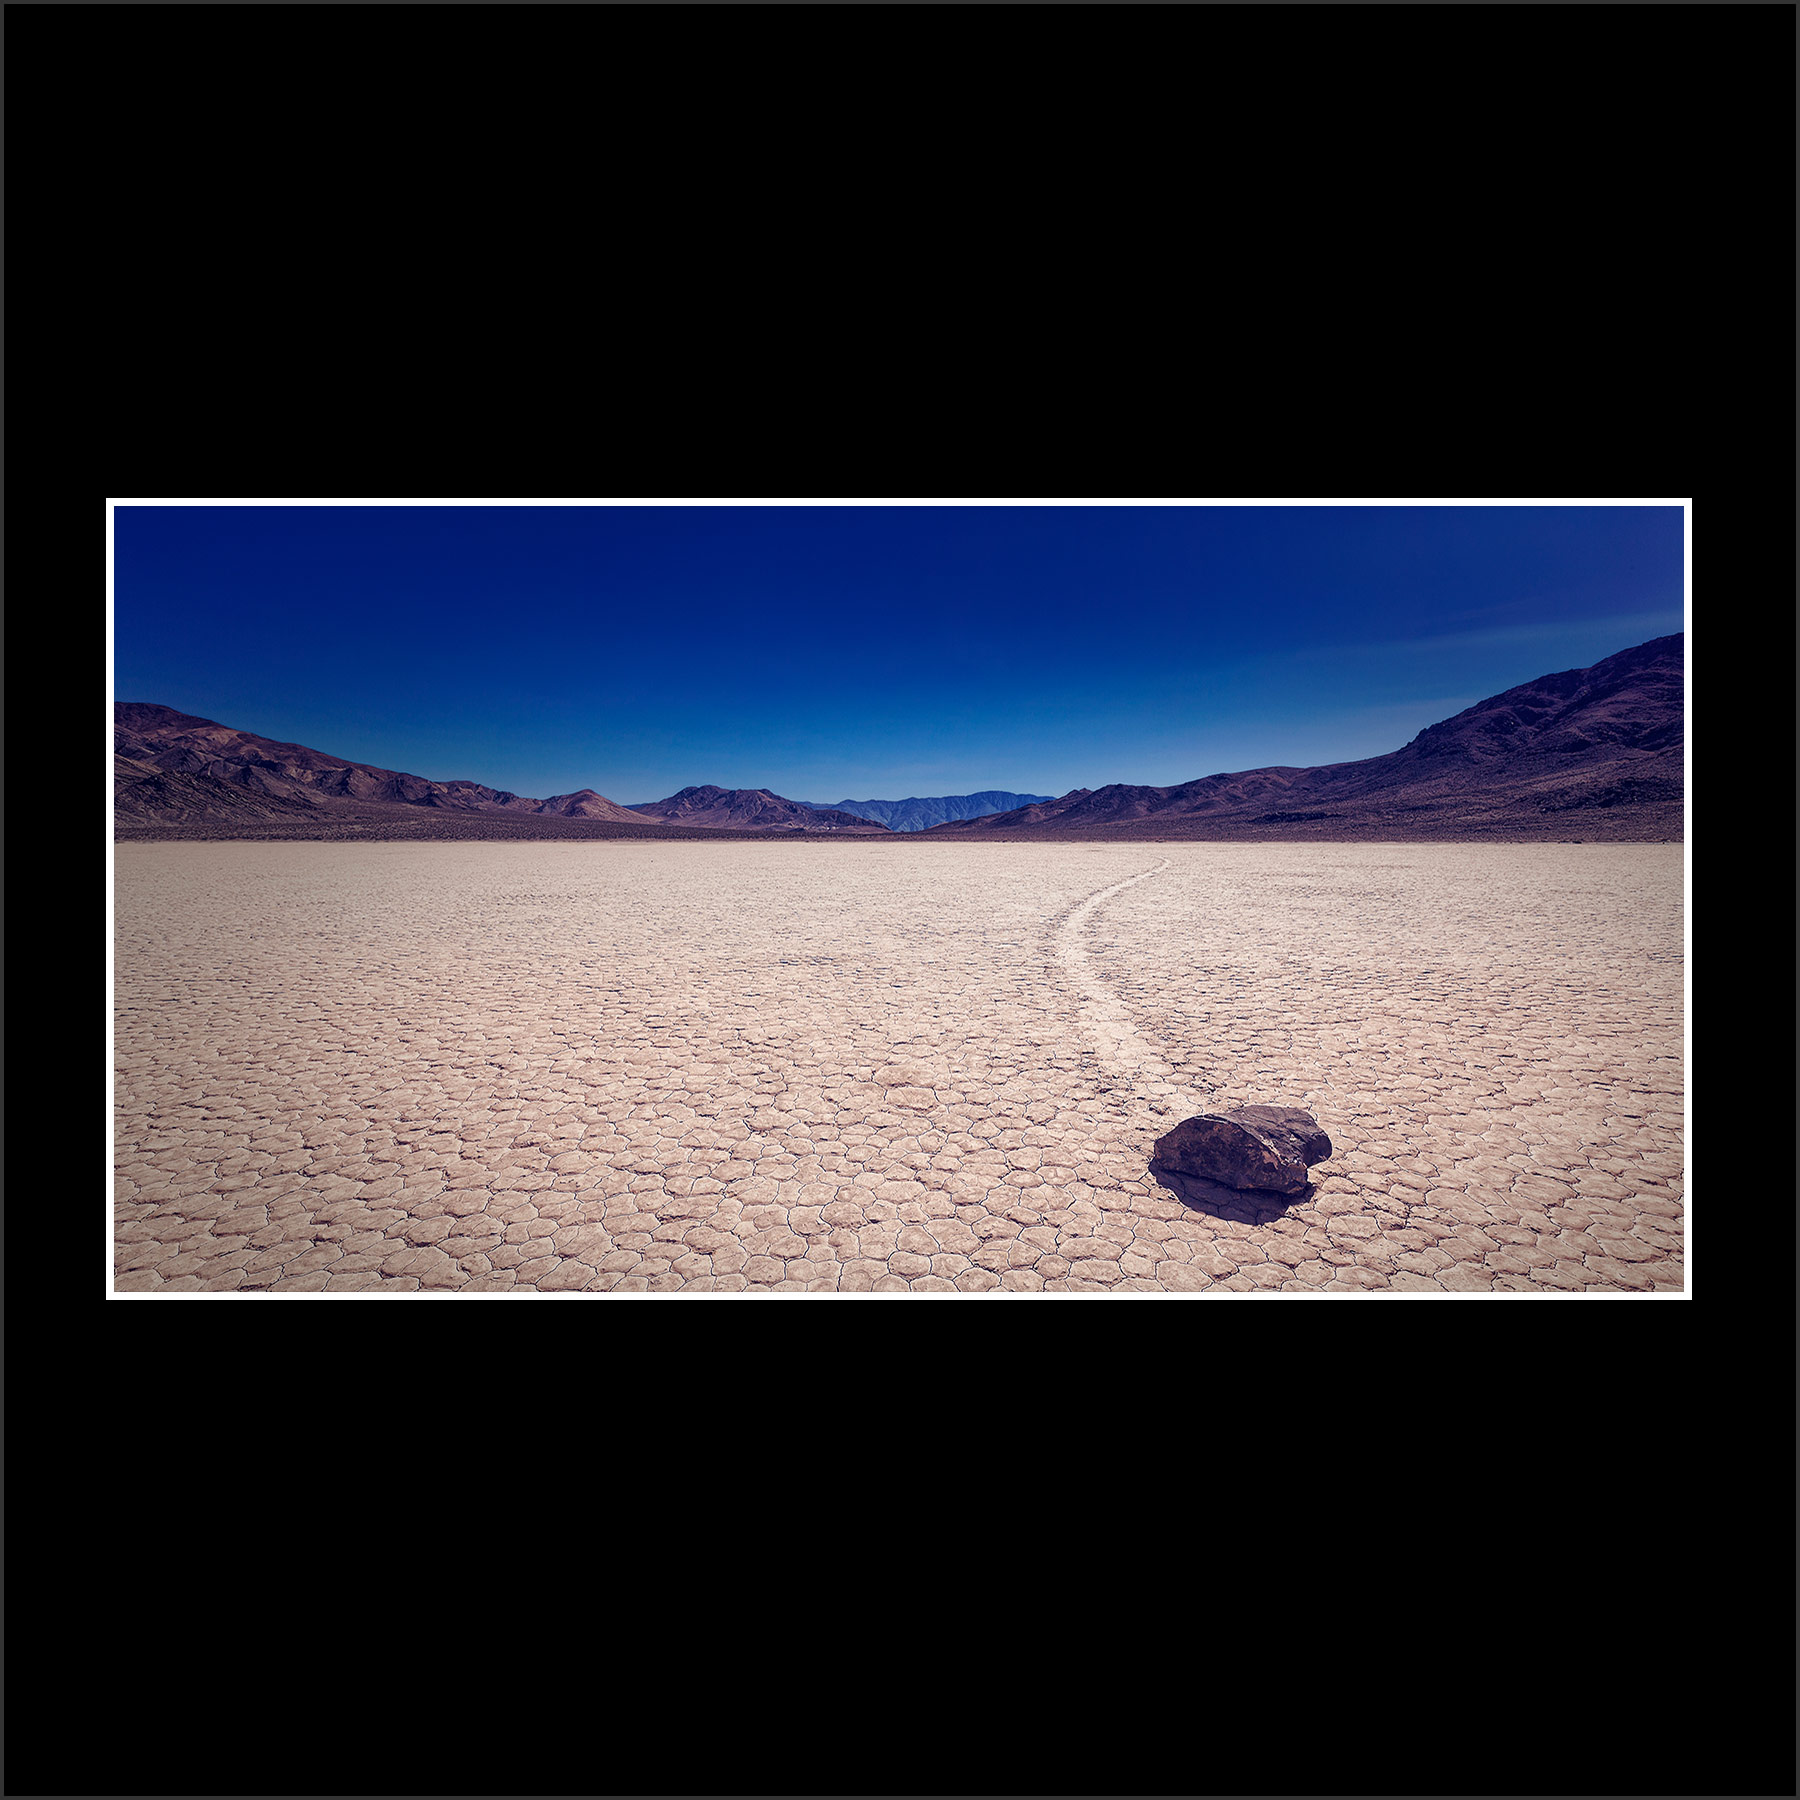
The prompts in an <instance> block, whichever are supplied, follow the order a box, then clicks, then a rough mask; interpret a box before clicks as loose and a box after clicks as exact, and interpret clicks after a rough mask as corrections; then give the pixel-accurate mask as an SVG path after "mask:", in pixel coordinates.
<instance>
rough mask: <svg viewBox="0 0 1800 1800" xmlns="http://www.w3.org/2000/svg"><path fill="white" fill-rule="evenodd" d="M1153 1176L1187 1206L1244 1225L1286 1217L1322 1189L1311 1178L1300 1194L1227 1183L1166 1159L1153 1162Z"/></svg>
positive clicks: (1152, 1178)
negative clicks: (1184, 1169)
mask: <svg viewBox="0 0 1800 1800" xmlns="http://www.w3.org/2000/svg"><path fill="white" fill-rule="evenodd" d="M1149 1173H1150V1179H1151V1180H1152V1181H1154V1182H1155V1183H1156V1184H1157V1185H1158V1186H1159V1187H1162V1188H1166V1189H1167V1190H1168V1191H1169V1192H1170V1193H1171V1194H1173V1195H1174V1196H1175V1198H1176V1199H1177V1200H1179V1201H1180V1202H1181V1204H1182V1205H1183V1206H1186V1207H1189V1208H1191V1209H1192V1210H1193V1211H1195V1212H1202V1213H1206V1214H1208V1215H1210V1216H1211V1217H1212V1218H1215V1219H1234V1220H1236V1221H1237V1223H1238V1224H1240V1225H1269V1224H1273V1223H1274V1221H1275V1220H1277V1219H1281V1218H1285V1217H1286V1216H1287V1215H1288V1214H1289V1213H1290V1212H1292V1211H1293V1209H1294V1208H1295V1207H1296V1206H1306V1205H1308V1204H1310V1203H1311V1202H1312V1201H1314V1200H1316V1199H1318V1197H1319V1190H1318V1188H1316V1187H1315V1186H1314V1185H1313V1184H1312V1183H1311V1182H1310V1181H1309V1182H1308V1183H1307V1184H1306V1186H1305V1187H1303V1188H1302V1189H1301V1190H1300V1192H1299V1193H1297V1194H1276V1193H1271V1192H1269V1191H1268V1190H1266V1189H1264V1188H1234V1187H1226V1186H1225V1184H1224V1183H1223V1182H1220V1181H1208V1180H1207V1179H1206V1178H1205V1176H1203V1175H1184V1174H1182V1173H1181V1171H1180V1170H1179V1169H1171V1168H1169V1167H1168V1166H1167V1165H1166V1164H1164V1163H1159V1162H1154V1161H1153V1162H1151V1164H1150V1165H1149Z"/></svg>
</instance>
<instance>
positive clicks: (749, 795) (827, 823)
mask: <svg viewBox="0 0 1800 1800" xmlns="http://www.w3.org/2000/svg"><path fill="white" fill-rule="evenodd" d="M625 811H626V813H627V814H628V815H631V814H635V815H637V816H638V817H641V818H647V819H666V820H668V821H669V822H670V823H671V824H675V825H715V826H716V825H724V826H729V827H730V828H732V829H733V830H736V831H858V832H862V833H864V834H867V833H869V832H885V831H886V830H887V827H886V826H885V825H883V824H881V823H880V822H879V821H878V820H876V821H871V820H869V819H865V818H861V817H859V816H858V815H857V814H856V813H852V812H839V811H838V810H837V809H836V808H834V807H829V806H808V805H807V804H806V802H805V801H804V800H784V799H783V798H782V797H781V796H780V795H779V794H771V793H770V792H769V790H768V789H767V788H721V787H685V788H683V789H682V790H681V792H680V793H679V794H671V795H670V796H669V797H668V799H666V800H641V801H638V802H636V803H635V804H633V805H631V806H628V807H627V808H625Z"/></svg>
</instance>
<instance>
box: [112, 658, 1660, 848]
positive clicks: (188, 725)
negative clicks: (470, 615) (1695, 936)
mask: <svg viewBox="0 0 1800 1800" xmlns="http://www.w3.org/2000/svg"><path fill="white" fill-rule="evenodd" d="M1682 651H1683V638H1682V636H1681V634H1680V633H1677V634H1675V635H1674V636H1671V637H1662V638H1655V639H1652V640H1651V641H1650V642H1649V643H1646V644H1639V645H1637V646H1636V647H1635V648H1633V649H1630V650H1623V651H1621V652H1620V653H1619V654H1618V655H1617V656H1609V657H1607V658H1606V659H1605V660H1604V661H1602V662H1598V663H1595V664H1594V665H1593V667H1592V668H1587V669H1567V670H1564V671H1563V672H1562V673H1560V674H1556V675H1544V676H1540V677H1538V678H1537V679H1536V680H1535V681H1528V682H1525V683H1523V684H1522V685H1520V686H1518V687H1515V688H1509V689H1507V690H1506V692H1505V693H1503V694H1496V695H1494V696H1493V697H1492V698H1490V699H1487V700H1482V701H1480V702H1478V703H1477V704H1476V705H1474V706H1471V707H1469V708H1467V709H1466V710H1465V711H1463V712H1460V713H1458V714H1457V715H1456V716H1455V717H1454V718H1451V719H1445V720H1443V721H1442V722H1441V723H1440V724H1436V725H1431V726H1427V727H1426V729H1425V730H1423V731H1421V732H1420V733H1419V734H1418V736H1417V737H1415V738H1414V739H1413V740H1412V742H1411V743H1409V744H1407V745H1405V746H1404V747H1403V748H1401V749H1399V750H1395V751H1392V752H1390V753H1389V754H1388V755H1386V756H1373V757H1366V758H1364V759H1362V760H1360V761H1357V762H1347V763H1331V764H1328V765H1325V766H1323V767H1319V768H1288V767H1275V768H1265V769H1250V770H1246V771H1243V772H1241V773H1238V774H1230V775H1208V776H1205V777H1202V778H1201V779H1199V780H1195V781H1187V782H1182V783H1179V784H1178V785H1176V786H1173V787H1139V786H1132V785H1128V784H1124V783H1114V784H1112V785H1110V786H1107V787H1102V788H1094V789H1090V788H1076V789H1073V790H1072V791H1071V792H1069V793H1067V794H1063V795H1062V796H1060V797H1059V798H1054V799H1052V798H1047V797H1045V796H1041V795H1030V794H1009V793H1004V792H1001V791H999V790H989V791H986V792H983V793H979V794H963V795H953V796H944V797H939V798H937V799H919V798H917V797H915V798H912V799H908V800H861V801H851V800H846V801H843V802H841V803H840V804H839V805H837V806H835V807H826V806H817V805H813V804H811V803H809V802H806V801H801V800H788V799H785V798H784V797H783V796H781V795H779V794H774V793H771V792H769V790H768V789H766V788H719V787H711V786H707V787H688V788H683V789H682V790H681V791H680V792H679V793H677V794H671V795H670V796H669V797H668V798H667V799H666V800H653V801H644V802H640V803H638V804H637V805H633V806H621V805H620V804H618V802H616V801H613V800H609V799H608V798H607V797H606V796H605V795H604V794H597V793H595V792H594V790H593V789H592V788H583V789H581V790H580V791H579V792H576V793H573V794H555V795H552V796H551V797H550V798H549V799H547V800H533V799H529V798H527V797H525V796H524V795H520V794H514V793H510V792H508V791H507V790H505V789H503V788H492V787H487V786H484V785H483V784H482V783H480V782H476V781H430V780H427V779H426V778H425V777H424V776H421V775H407V774H403V773H401V772H399V771H397V770H394V769H382V768H377V767H375V766H374V765H372V764H369V763H357V762H350V761H347V760H346V759H344V758H343V757H338V756H330V755H327V754H326V753H325V752H323V751H319V750H312V749H309V748H307V747H306V746H305V745H303V744H289V743H282V742H279V741H277V740H275V739H272V738H264V737H258V736H257V735H256V734H255V733H253V732H247V731H240V730H238V729H236V728H235V727H232V726H229V725H221V724H219V723H218V722H217V721H215V720H212V719H202V718H199V717H196V716H195V715H194V714H192V713H184V712H178V711H176V710H175V709H174V708H173V707H168V706H157V705H152V704H149V703H147V702H136V701H121V702H118V703H117V704H115V706H114V708H113V715H114V736H113V750H114V756H113V782H114V787H113V792H114V822H115V831H116V832H117V835H119V836H120V837H296V838H316V837H350V836H360V837H363V838H381V837H458V838H492V837H504V838H514V837H655V838H669V837H679V838H693V839H704V838H714V839H716V838H719V837H721V836H740V835H741V836H746V837H766V836H768V835H770V834H771V833H781V834H790V833H791V834H795V835H801V834H805V835H814V836H821V837H823V836H833V837H837V836H858V837H865V838H884V839H889V840H891V839H893V838H895V837H896V836H901V835H905V836H911V837H915V838H932V839H940V838H944V837H956V838H963V837H969V836H977V837H1001V838H1028V839H1112V838H1137V839H1144V840H1150V841H1155V840H1159V839H1172V838H1206V839H1217V840H1231V839H1244V840H1268V839H1278V838H1292V839H1303V840H1316V839H1358V838H1361V839H1369V838H1374V839H1387V840H1392V839H1402V840H1404V839H1431V838H1437V839H1445V838H1450V839H1467V838H1483V837H1500V838H1509V839H1518V838H1525V839H1531V838H1552V839H1557V838H1570V837H1574V838H1581V839H1599V838H1604V839H1611V840H1614V841H1621V842H1624V841H1637V842H1641V841H1645V840H1656V839H1678V838H1680V837H1681V835H1682V829H1683V822H1682V792H1683V787H1682V745H1683V738H1684V729H1685V726H1684V719H1685V703H1684V685H1683V668H1682ZM1004 802H1013V803H1015V804H1012V805H1009V806H1006V807H1005V809H1004V810H989V811H983V812H980V813H977V812H975V811H974V810H970V811H967V812H959V811H957V810H954V809H958V808H963V807H967V808H970V809H974V808H977V807H987V806H988V805H989V804H990V803H991V804H993V805H999V804H1000V803H1004ZM933 808H942V809H943V811H942V813H941V815H939V816H938V817H935V818H934V817H932V816H931V809H933ZM884 810H885V811H886V814H887V816H886V817H885V818H884V817H882V816H881V813H882V812H883V811H884Z"/></svg>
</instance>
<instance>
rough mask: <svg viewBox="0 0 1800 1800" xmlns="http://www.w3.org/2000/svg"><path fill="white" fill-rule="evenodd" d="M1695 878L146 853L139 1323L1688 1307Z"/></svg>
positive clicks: (130, 1265)
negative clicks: (1685, 899) (890, 1308)
mask: <svg viewBox="0 0 1800 1800" xmlns="http://www.w3.org/2000/svg"><path fill="white" fill-rule="evenodd" d="M1681 856H1682V852H1681V846H1680V845H1678V844H1671V845H1652V844H1640V845H1610V844H1607V845H1601V844H1583V845H1554V844H1515V845H1493V844H1483V845H1447V844H1281V845H1268V844H1255V845H1248V844H1204V843H1186V844H1155V845H1113V844H1106V845H1098V844H1068V845H1045V844H1012V843H997V844H986V845H982V844H966V845H965V844H935V843H934V844H907V843H892V842H879V841H878V842H871V843H855V842H827V843H816V844H815V843H795V842H776V843H745V842H742V841H734V842H730V843H721V844H718V845H712V844H693V843H677V844H666V845H665V844H656V843H644V842H641V841H637V840H629V841H619V842H611V843H606V842H602V843H591V844H590V843H580V844H557V843H520V844H488V843H465V844H410V843H375V844H337V843H301V844H279V843H274V844H271V843H257V844H250V843H154V844H142V843H125V844H120V845H119V846H118V847H117V859H116V885H115V893H116V918H117V949H116V988H115V992H116V1000H117V1007H118V1023H117V1031H116V1048H117V1059H118V1077H117V1085H116V1090H115V1099H116V1114H117V1125H116V1130H117V1138H116V1152H117V1160H116V1193H117V1199H116V1206H115V1233H116V1246H115V1261H114V1281H115V1285H116V1287H117V1288H118V1289H119V1290H120V1291H132V1290H146V1289H148V1290H155V1291H158V1292H164V1293H167V1292H172V1291H177V1290H192V1289H208V1290H220V1289H236V1290H240V1291H242V1290H249V1289H256V1290H264V1289H270V1290H276V1291H282V1290H294V1289H313V1290H317V1289H323V1290H325V1291H326V1292H344V1291H363V1292H380V1293H393V1292H403V1291H404V1292H412V1291H418V1290H457V1291H460V1292H463V1293H491V1292H495V1291H498V1290H518V1289H536V1290H538V1291H539V1292H544V1291H552V1292H562V1293H568V1292H577V1291H579V1292H584V1293H590V1294H592V1293H601V1292H607V1291H611V1292H624V1291H629V1290H645V1289H649V1290H653V1291H664V1290H680V1291H682V1292H686V1293H695V1292H702V1291H714V1292H717V1291H725V1290H733V1291H743V1290H747V1289H748V1290H764V1291H766V1290H775V1291H831V1290H837V1291H868V1290H875V1291H877V1292H882V1293H890V1292H893V1293H897V1292H902V1291H904V1292H911V1293H932V1292H942V1293H954V1292H956V1291H958V1290H960V1291H962V1292H964V1293H980V1292H984V1291H988V1290H996V1289H997V1290H1002V1291H1005V1290H1012V1291H1029V1292H1037V1291H1075V1292H1081V1293H1093V1294H1100V1293H1121V1292H1159V1291H1160V1292H1176V1293H1196V1292H1209V1291H1210V1292H1217V1291H1220V1290H1225V1291H1232V1290H1235V1291H1237V1292H1242V1293H1254V1292H1259V1291H1273V1292H1281V1293H1309V1292H1318V1291H1324V1292H1327V1293H1333V1292H1338V1293H1341V1292H1348V1291H1352V1290H1370V1289H1383V1290H1420V1291H1438V1290H1450V1291H1458V1292H1463V1291H1489V1290H1507V1289H1510V1290H1513V1291H1516V1292H1520V1293H1531V1292H1548V1291H1576V1290H1584V1291H1594V1290H1605V1291H1613V1292H1627V1291H1630V1292H1638V1293H1644V1292H1649V1291H1652V1290H1656V1289H1665V1290H1680V1289H1681V1287H1682V1268H1683V1262H1682V1255H1683V1250H1682V1246H1683V1236H1682V1217H1683V1215H1682V1172H1683V1153H1682V1096H1683V1077H1682V1037H1681V1007H1682V929H1681V902H1682V864H1681ZM1246 1102H1265V1103H1272V1104H1277V1105H1289V1106H1304V1107H1306V1108H1307V1109H1308V1110H1309V1111H1311V1112H1313V1113H1314V1114H1315V1115H1316V1116H1317V1117H1318V1119H1319V1120H1320V1122H1321V1124H1323V1126H1324V1127H1325V1129H1326V1131H1327V1132H1329V1134H1330V1136H1331V1139H1332V1143H1333V1146H1334V1153H1333V1155H1332V1157H1331V1159H1330V1160H1329V1161H1328V1162H1325V1163H1322V1164H1320V1165H1318V1167H1316V1168H1315V1169H1314V1170H1313V1172H1312V1173H1313V1185H1312V1187H1311V1189H1310V1190H1309V1191H1308V1192H1307V1193H1306V1194H1304V1195H1302V1196H1299V1197H1298V1198H1296V1199H1295V1200H1293V1201H1292V1202H1284V1201H1282V1200H1280V1199H1278V1198H1275V1197H1272V1196H1266V1195H1247V1194H1241V1193H1236V1192H1233V1191H1231V1190H1229V1189H1225V1188H1220V1187H1215V1186H1213V1185H1212V1184H1210V1183H1205V1182H1197V1181H1187V1180H1185V1179H1184V1178H1182V1177H1180V1176H1177V1175H1167V1176H1159V1174H1158V1173H1157V1172H1156V1171H1154V1170H1153V1169H1152V1168H1151V1167H1150V1154H1151V1147H1152V1145H1153V1143H1154V1141H1155V1139H1156V1138H1157V1137H1158V1136H1159V1135H1160V1134H1161V1133H1162V1132H1164V1131H1166V1130H1167V1129H1168V1128H1169V1127H1170V1126H1171V1125H1173V1124H1174V1123H1175V1122H1176V1121H1177V1120H1179V1119H1181V1118H1183V1117H1185V1116H1187V1115H1188V1114H1190V1113H1194V1112H1199V1111H1207V1110H1217V1109H1219V1108H1222V1107H1227V1106H1235V1105H1242V1104H1244V1103H1246Z"/></svg>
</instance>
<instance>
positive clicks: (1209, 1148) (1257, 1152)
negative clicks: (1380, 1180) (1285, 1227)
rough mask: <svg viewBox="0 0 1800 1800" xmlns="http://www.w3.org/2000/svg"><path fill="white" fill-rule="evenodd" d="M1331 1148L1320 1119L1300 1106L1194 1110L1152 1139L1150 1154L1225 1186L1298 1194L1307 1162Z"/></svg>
mask: <svg viewBox="0 0 1800 1800" xmlns="http://www.w3.org/2000/svg"><path fill="white" fill-rule="evenodd" d="M1330 1154H1331V1139H1330V1138H1328V1137H1327V1136H1326V1135H1325V1133H1324V1132H1323V1131H1322V1130H1320V1128H1319V1121H1318V1120H1317V1119H1315V1118H1314V1117H1313V1116H1312V1114H1311V1113H1309V1112H1306V1111H1304V1110H1303V1109H1302V1108H1300V1107H1298V1106H1235V1107H1233V1108H1232V1109H1231V1110H1230V1111H1229V1112H1223V1113H1197V1114H1196V1115H1195V1116H1194V1117H1193V1118H1191V1119H1183V1120H1182V1121H1181V1123H1180V1124H1179V1125H1177V1126H1176V1127H1175V1128H1174V1129H1173V1130H1172V1131H1167V1132H1164V1134H1163V1135H1162V1136H1161V1137H1159V1138H1158V1139H1157V1140H1156V1148H1155V1150H1154V1151H1153V1152H1152V1155H1151V1160H1152V1161H1153V1162H1158V1163H1161V1164H1162V1165H1163V1166H1164V1167H1165V1168H1169V1169H1174V1170H1176V1171H1177V1172H1178V1173H1180V1174H1183V1175H1197V1176H1200V1177H1201V1178H1203V1179H1204V1180H1207V1181H1217V1182H1220V1183H1222V1184H1223V1185H1224V1186H1226V1187H1234V1188H1260V1189H1263V1190H1265V1191H1268V1192H1273V1193H1277V1194H1298V1193H1300V1192H1301V1191H1302V1190H1303V1189H1304V1188H1305V1186H1306V1171H1307V1168H1308V1167H1309V1166H1310V1165H1311V1164H1313V1163H1316V1162H1323V1161H1324V1160H1325V1159H1326V1157H1328V1156H1329V1155H1330Z"/></svg>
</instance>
